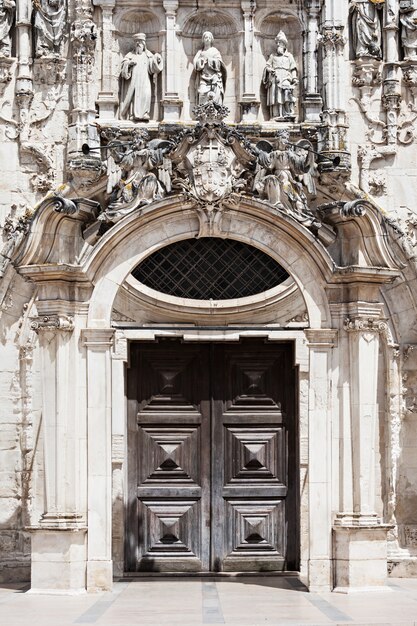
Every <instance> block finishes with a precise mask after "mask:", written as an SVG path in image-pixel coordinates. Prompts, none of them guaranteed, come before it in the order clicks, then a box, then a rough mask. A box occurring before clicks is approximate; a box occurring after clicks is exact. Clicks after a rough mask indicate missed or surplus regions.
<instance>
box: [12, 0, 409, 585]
mask: <svg viewBox="0 0 417 626" xmlns="http://www.w3.org/2000/svg"><path fill="white" fill-rule="evenodd" d="M186 4H187V6H184V3H181V2H177V1H176V0H154V1H152V2H142V3H141V6H140V8H135V7H133V6H132V7H130V8H126V6H124V5H123V6H122V5H121V4H120V3H119V2H116V3H115V4H114V6H113V4H112V3H109V2H107V1H104V0H97V1H95V2H94V5H95V8H94V11H93V8H92V6H91V5H90V4H89V3H88V2H84V0H68V2H67V1H66V0H65V1H64V0H62V1H60V2H58V5H57V6H58V10H57V15H55V16H54V18H53V20H55V25H54V32H53V33H52V31H51V32H50V28H49V26H46V25H45V24H49V22H48V19H47V18H48V15H49V11H50V9H49V8H48V5H47V3H44V2H39V3H38V5H39V6H38V5H37V6H36V9H35V12H34V15H33V20H32V22H33V23H32V24H30V20H18V22H17V23H16V26H14V22H13V19H14V18H13V15H14V10H15V7H14V2H13V1H11V2H9V4H8V5H7V10H6V9H5V11H4V15H3V17H2V18H0V22H1V23H2V38H1V40H0V121H1V124H0V171H1V172H2V176H1V181H0V190H1V194H0V228H1V234H2V241H1V243H0V276H1V277H0V581H2V580H4V581H7V580H12V579H14V580H17V579H22V580H26V579H27V577H28V575H29V574H28V559H29V554H30V552H31V548H30V546H29V539H28V536H27V534H26V531H25V530H23V529H24V528H26V527H27V526H32V527H34V530H33V533H34V535H33V537H34V541H33V546H34V547H33V551H32V557H33V570H32V574H33V584H34V586H35V587H37V588H38V589H39V590H47V589H54V588H55V589H56V588H60V589H61V590H64V591H68V592H71V591H77V592H78V591H80V590H81V589H83V588H84V587H85V585H87V587H88V588H89V589H90V590H97V589H108V588H110V586H111V574H112V563H111V559H112V556H113V559H114V563H113V571H114V572H116V573H117V575H121V574H122V573H123V567H124V557H125V555H124V549H125V545H126V542H125V536H124V533H125V531H124V528H125V527H124V522H125V515H126V510H125V502H126V501H127V490H128V489H130V493H135V489H136V488H137V485H135V486H133V484H130V483H129V481H131V482H132V480H133V479H132V475H133V473H134V472H133V470H132V468H131V467H130V466H127V464H128V460H127V458H128V457H127V450H128V449H129V446H131V445H133V444H132V442H131V439H132V437H133V435H132V433H131V432H130V431H129V432H127V413H126V397H125V389H126V386H125V383H126V378H125V377H126V370H127V368H128V365H129V345H130V343H129V342H135V341H154V340H158V341H160V340H161V339H160V337H166V338H171V339H175V338H177V339H180V340H181V341H184V342H185V343H186V342H196V341H204V342H217V341H226V342H232V341H233V342H239V341H240V342H242V343H244V339H245V338H250V337H258V338H259V337H262V338H268V339H269V340H270V342H277V341H278V342H279V341H286V342H287V341H288V342H292V343H293V345H294V363H293V365H294V380H295V381H296V382H295V385H296V389H295V399H294V405H295V407H296V411H295V414H294V416H293V419H294V420H296V421H297V424H298V427H297V437H298V441H297V454H298V457H299V459H298V462H299V471H298V472H297V477H296V479H295V480H294V481H292V483H291V488H294V489H295V487H294V485H295V482H297V484H298V486H297V489H296V490H295V492H294V494H295V495H294V497H295V498H296V499H298V497H299V502H300V506H299V513H298V517H297V524H298V529H297V533H298V534H299V536H300V546H299V547H300V560H301V562H300V571H301V572H302V575H303V579H304V580H306V582H307V583H308V584H309V586H310V588H311V589H313V590H318V591H320V590H326V589H329V588H330V587H331V585H332V572H333V571H334V572H336V579H337V585H338V586H339V587H341V588H343V590H345V591H346V590H349V589H350V588H352V587H355V588H357V587H363V586H365V585H367V584H372V585H383V584H384V576H385V573H384V572H385V569H386V563H387V558H388V562H389V564H390V565H389V567H390V573H391V575H401V576H405V575H416V572H417V540H416V536H417V534H416V532H417V531H416V529H417V321H416V311H417V276H416V273H417V211H416V205H417V191H416V189H417V185H416V184H415V183H416V168H417V122H416V111H417V61H416V48H417V44H416V32H417V31H416V29H414V27H413V22H412V20H413V16H414V15H415V13H416V11H417V6H414V5H415V3H414V4H413V3H408V4H407V3H400V5H401V7H397V4H398V3H397V4H395V3H393V4H392V5H391V4H389V3H385V5H387V9H385V5H384V3H375V2H369V1H367V0H366V1H364V0H362V1H360V2H350V3H348V2H344V3H343V2H340V1H339V0H324V2H305V3H298V4H297V3H294V2H290V0H288V1H287V0H285V1H284V2H280V3H277V2H276V1H275V0H265V2H263V3H262V7H257V6H256V5H257V3H256V2H249V1H247V0H242V1H241V2H240V3H237V2H235V1H234V2H232V1H230V2H229V1H228V0H225V1H224V2H221V3H215V4H216V6H211V7H210V10H208V9H207V7H206V6H205V4H204V3H198V2H191V3H186ZM295 4H297V7H295ZM388 4H389V7H388ZM405 4H407V6H405ZM24 6H26V8H27V11H29V10H30V11H32V8H31V5H30V3H25V0H23V4H22V6H21V7H20V5H19V7H20V9H21V10H22V11H23V7H24ZM392 7H394V8H392ZM72 16H76V17H75V18H74V20H73V21H72V22H70V19H72ZM49 17H51V16H50V15H49ZM400 18H401V20H402V28H401V29H400V30H399V29H398V23H399V19H400ZM51 19H52V18H51ZM284 33H285V35H284ZM31 41H32V42H33V45H30V42H31ZM135 41H137V42H138V44H137V49H136V51H135V53H134V54H133V53H132V50H133V49H134V47H135ZM202 41H203V44H202ZM277 43H278V44H279V45H278V47H277ZM69 44H70V45H69ZM202 47H203V49H202ZM277 48H279V49H277ZM398 51H400V52H399V53H398ZM12 54H16V55H17V56H16V58H14V57H11V55H12ZM120 71H121V74H120ZM280 81H281V82H280ZM205 237H217V238H218V237H220V238H222V239H225V240H227V239H234V240H238V241H240V242H243V243H246V244H249V245H250V246H255V247H257V248H259V249H261V250H262V251H263V252H264V253H266V254H269V255H270V256H271V257H273V258H274V260H275V261H276V262H278V263H279V264H280V265H281V266H282V267H283V268H284V269H285V270H286V271H287V272H288V275H289V277H288V278H287V279H286V280H285V281H284V282H283V283H282V284H280V285H278V286H277V287H276V288H274V289H272V290H269V291H268V292H265V293H260V294H255V295H249V296H247V297H245V298H235V299H233V300H221V299H219V300H205V301H203V300H197V299H191V298H188V299H187V298H183V297H179V296H174V295H170V294H167V293H165V292H164V293H162V291H164V289H163V288H161V289H160V290H158V289H151V288H148V287H146V288H145V287H144V286H143V285H141V284H139V283H138V282H137V281H136V280H135V279H134V278H133V277H132V276H131V272H132V270H133V269H134V268H135V267H136V266H137V265H138V264H139V263H140V262H141V261H142V260H143V259H144V258H145V257H150V256H151V255H152V254H153V253H154V252H155V251H156V250H158V249H160V248H161V246H168V245H172V246H175V244H176V242H178V241H181V240H184V239H192V240H193V239H196V238H205ZM249 269H250V267H249V266H248V267H243V268H242V281H243V282H244V278H245V272H246V271H249ZM164 271H165V269H164ZM209 271H210V268H208V269H207V272H208V273H209ZM120 326H122V329H120V328H119V327H120ZM115 327H116V328H117V331H115ZM117 333H123V338H121V336H120V335H117ZM129 402H134V400H132V398H130V399H129ZM219 461H220V462H221V459H220V460H219ZM126 477H128V479H127V482H126ZM208 482H209V481H208ZM87 511H88V517H87ZM219 523H220V522H219ZM382 523H385V524H388V525H389V528H388V527H383V526H382V525H381V524H382ZM333 524H334V526H333ZM86 527H87V531H86ZM85 532H87V535H88V536H87V540H88V546H89V555H88V559H87V553H86V549H85V546H86V543H85V541H86V538H85V536H84V533H85ZM332 533H333V535H332ZM387 534H388V547H389V555H388V557H387V554H386V547H387ZM332 536H333V542H332ZM87 561H88V562H87ZM62 567H64V572H63V571H62ZM332 568H334V569H332ZM384 568H385V569H384ZM86 581H87V582H86Z"/></svg>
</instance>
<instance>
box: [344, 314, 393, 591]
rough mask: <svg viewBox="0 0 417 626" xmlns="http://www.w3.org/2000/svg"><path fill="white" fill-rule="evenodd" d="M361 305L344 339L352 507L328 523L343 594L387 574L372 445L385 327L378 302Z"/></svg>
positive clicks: (379, 580)
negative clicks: (348, 401)
mask: <svg viewBox="0 0 417 626" xmlns="http://www.w3.org/2000/svg"><path fill="white" fill-rule="evenodd" d="M365 305H366V303H361V306H360V307H358V306H357V305H355V307H353V308H354V309H356V310H352V311H350V312H349V316H348V317H347V318H346V319H345V321H344V330H345V331H346V333H347V335H348V344H349V381H350V419H351V442H352V449H351V455H352V483H351V484H352V499H351V502H352V505H353V508H352V511H343V512H340V513H339V514H338V515H337V516H336V520H335V523H334V528H333V544H334V558H335V590H336V591H340V592H344V593H348V592H352V591H356V590H364V589H365V588H375V587H376V588H380V587H381V586H383V585H384V584H385V581H386V577H387V565H386V560H387V532H388V530H389V528H390V526H389V525H386V524H383V523H382V520H381V519H380V518H379V517H378V515H377V513H376V512H375V505H376V502H375V498H376V493H375V463H376V449H375V448H376V441H377V428H378V405H377V382H378V356H379V344H380V336H381V335H385V336H386V335H387V334H388V327H387V324H386V322H385V321H384V320H383V319H381V318H380V313H381V307H380V305H379V304H373V303H368V304H367V305H366V310H367V314H366V315H363V313H361V311H360V310H359V308H360V309H362V310H364V308H365ZM351 308H352V307H351ZM348 501H349V499H345V500H344V503H343V504H346V503H347V502H348Z"/></svg>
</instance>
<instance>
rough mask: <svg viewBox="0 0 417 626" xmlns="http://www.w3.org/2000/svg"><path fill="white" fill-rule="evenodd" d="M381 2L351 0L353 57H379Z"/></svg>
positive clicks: (380, 54) (380, 53)
mask: <svg viewBox="0 0 417 626" xmlns="http://www.w3.org/2000/svg"><path fill="white" fill-rule="evenodd" d="M381 6H382V4H381V3H376V2H373V1H372V0H351V3H350V11H351V13H352V42H353V51H354V54H355V58H356V59H358V58H359V57H364V56H365V57H375V58H376V59H380V58H381V56H382V50H381V41H382V35H381V22H380V20H379V13H378V11H379V8H380V7H381Z"/></svg>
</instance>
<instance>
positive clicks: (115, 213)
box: [99, 129, 172, 223]
mask: <svg viewBox="0 0 417 626" xmlns="http://www.w3.org/2000/svg"><path fill="white" fill-rule="evenodd" d="M118 132H119V131H117V132H116V134H115V135H114V136H112V137H110V139H111V140H110V142H109V143H108V148H109V149H110V150H109V156H108V160H107V175H108V183H107V192H108V193H109V204H108V207H107V209H106V211H105V212H104V213H102V214H101V215H100V217H99V219H100V220H102V221H104V222H112V223H115V222H117V221H118V220H120V219H121V218H122V217H124V216H125V215H128V214H129V213H131V212H132V211H134V210H136V209H138V208H140V207H142V206H146V205H147V204H150V203H151V202H154V201H155V200H160V199H161V198H163V197H164V196H165V194H166V193H167V192H169V191H171V176H170V172H171V161H170V160H169V159H166V158H165V154H166V153H167V152H169V150H170V149H171V148H172V144H171V143H170V142H169V141H164V140H161V139H153V140H151V141H149V135H148V133H147V132H146V131H145V130H142V129H140V130H136V131H135V132H134V134H133V138H132V141H130V142H126V141H122V140H121V139H120V138H119V134H118Z"/></svg>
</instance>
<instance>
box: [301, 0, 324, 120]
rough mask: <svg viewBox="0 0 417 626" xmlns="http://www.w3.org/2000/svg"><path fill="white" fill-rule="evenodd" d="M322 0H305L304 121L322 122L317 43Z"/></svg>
mask: <svg viewBox="0 0 417 626" xmlns="http://www.w3.org/2000/svg"><path fill="white" fill-rule="evenodd" d="M321 4H322V3H321V0H305V6H306V9H307V30H306V38H305V49H304V98H303V106H304V119H305V121H306V122H320V119H321V118H320V114H321V112H322V107H323V101H322V97H321V94H320V93H319V87H318V57H317V42H318V29H319V16H320V11H321Z"/></svg>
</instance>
